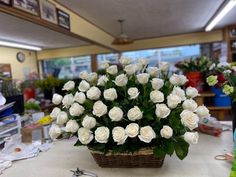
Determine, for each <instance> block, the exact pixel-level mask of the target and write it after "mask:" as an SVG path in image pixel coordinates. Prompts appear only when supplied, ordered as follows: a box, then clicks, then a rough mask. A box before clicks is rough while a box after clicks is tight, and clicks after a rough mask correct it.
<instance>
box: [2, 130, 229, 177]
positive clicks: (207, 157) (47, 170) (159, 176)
mask: <svg viewBox="0 0 236 177" xmlns="http://www.w3.org/2000/svg"><path fill="white" fill-rule="evenodd" d="M232 145H233V138H232V132H229V131H228V132H223V134H222V136H221V137H213V136H210V135H204V134H200V139H199V143H198V144H197V145H192V146H191V147H190V151H189V154H188V156H187V157H186V158H185V159H184V160H183V161H181V160H179V159H178V158H177V157H176V156H175V155H173V156H172V157H169V156H166V158H165V161H164V165H163V166H162V168H160V169H145V168H139V169H110V168H100V167H98V166H97V164H96V163H95V161H94V160H93V158H92V156H91V155H90V153H89V151H88V150H87V148H86V147H74V146H73V142H72V140H69V141H68V140H67V141H65V140H64V141H59V142H55V147H54V148H52V149H51V150H49V151H48V152H44V153H40V154H39V156H38V157H36V158H33V159H27V160H22V161H17V162H14V163H13V166H12V167H11V168H9V169H7V170H6V171H4V172H3V174H2V175H1V177H71V176H72V173H71V172H70V170H73V169H76V168H77V167H79V168H81V169H87V170H90V171H92V172H94V173H96V174H98V176H99V177H229V173H230V169H231V166H232V164H230V163H229V162H226V161H220V160H215V159H214V157H215V156H216V155H218V154H224V153H225V152H226V151H228V150H230V149H232Z"/></svg>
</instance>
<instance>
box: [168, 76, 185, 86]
mask: <svg viewBox="0 0 236 177" xmlns="http://www.w3.org/2000/svg"><path fill="white" fill-rule="evenodd" d="M170 83H171V84H172V85H175V86H179V85H182V78H181V77H180V75H177V74H173V75H172V76H171V77H170Z"/></svg>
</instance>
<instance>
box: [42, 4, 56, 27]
mask: <svg viewBox="0 0 236 177" xmlns="http://www.w3.org/2000/svg"><path fill="white" fill-rule="evenodd" d="M40 14H41V18H42V19H44V20H47V21H49V22H52V23H54V24H57V11H56V6H55V5H54V4H52V3H50V2H48V1H46V0H40Z"/></svg>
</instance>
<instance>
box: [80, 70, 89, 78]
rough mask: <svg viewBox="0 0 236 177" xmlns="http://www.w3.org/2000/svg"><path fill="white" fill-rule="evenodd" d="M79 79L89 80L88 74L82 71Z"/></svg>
mask: <svg viewBox="0 0 236 177" xmlns="http://www.w3.org/2000/svg"><path fill="white" fill-rule="evenodd" d="M79 77H80V78H81V79H83V80H87V78H88V72H87V71H82V72H80V73H79Z"/></svg>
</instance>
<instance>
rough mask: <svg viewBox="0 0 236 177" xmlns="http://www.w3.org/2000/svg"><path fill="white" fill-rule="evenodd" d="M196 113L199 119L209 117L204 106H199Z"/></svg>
mask: <svg viewBox="0 0 236 177" xmlns="http://www.w3.org/2000/svg"><path fill="white" fill-rule="evenodd" d="M196 113H197V115H198V116H199V117H200V118H208V117H210V116H211V115H210V113H209V110H208V109H207V107H206V106H199V107H198V108H197V109H196Z"/></svg>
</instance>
